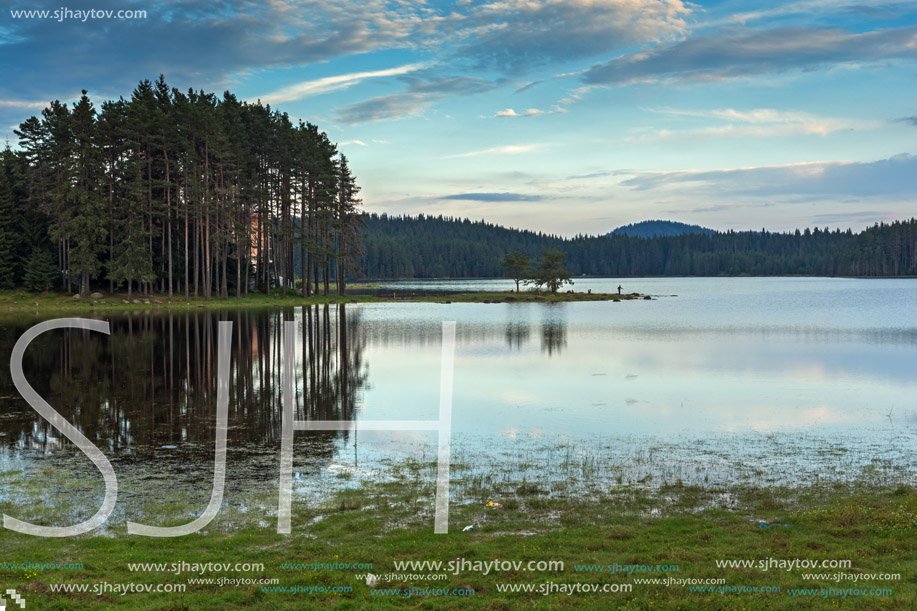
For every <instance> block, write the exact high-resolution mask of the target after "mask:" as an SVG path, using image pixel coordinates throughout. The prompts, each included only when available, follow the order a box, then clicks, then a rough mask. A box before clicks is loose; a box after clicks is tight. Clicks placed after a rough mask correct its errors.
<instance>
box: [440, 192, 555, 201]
mask: <svg viewBox="0 0 917 611" xmlns="http://www.w3.org/2000/svg"><path fill="white" fill-rule="evenodd" d="M440 199H458V200H464V201H472V202H538V201H541V200H543V199H544V196H543V195H531V194H528V193H457V194H455V195H446V196H443V197H441V198H440Z"/></svg>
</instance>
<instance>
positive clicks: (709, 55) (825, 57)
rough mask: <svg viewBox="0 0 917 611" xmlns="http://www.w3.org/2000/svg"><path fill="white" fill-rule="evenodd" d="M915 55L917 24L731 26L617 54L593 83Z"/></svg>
mask: <svg viewBox="0 0 917 611" xmlns="http://www.w3.org/2000/svg"><path fill="white" fill-rule="evenodd" d="M907 57H917V26H910V27H904V28H893V29H886V30H877V31H873V32H865V33H862V34H860V33H853V32H848V31H846V30H842V29H839V28H776V29H771V30H765V31H757V30H751V29H746V28H730V29H725V30H721V31H715V32H713V33H711V34H706V35H701V36H694V37H692V38H688V39H687V40H684V41H682V42H679V43H677V44H673V45H666V46H659V47H657V48H655V49H652V50H649V51H641V52H638V53H631V54H629V55H623V56H621V57H617V58H615V59H613V60H611V61H609V62H606V63H604V64H598V65H595V66H593V67H592V68H590V69H589V70H588V71H587V72H586V73H585V75H584V77H583V80H584V81H585V82H586V83H589V84H592V85H624V84H628V83H634V82H659V81H671V80H675V81H713V80H727V79H734V78H739V77H743V76H750V75H760V74H768V73H780V72H787V71H790V70H815V69H818V68H823V67H825V66H831V65H836V64H842V63H849V62H877V61H883V60H888V59H893V58H907Z"/></svg>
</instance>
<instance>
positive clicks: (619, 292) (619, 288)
mask: <svg viewBox="0 0 917 611" xmlns="http://www.w3.org/2000/svg"><path fill="white" fill-rule="evenodd" d="M620 294H621V285H620V284H619V285H618V295H620Z"/></svg>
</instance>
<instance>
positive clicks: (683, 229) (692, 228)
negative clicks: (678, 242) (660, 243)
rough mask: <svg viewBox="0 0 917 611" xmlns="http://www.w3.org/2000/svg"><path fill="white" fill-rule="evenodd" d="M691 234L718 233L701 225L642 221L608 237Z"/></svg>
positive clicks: (624, 227)
mask: <svg viewBox="0 0 917 611" xmlns="http://www.w3.org/2000/svg"><path fill="white" fill-rule="evenodd" d="M689 233H700V234H703V235H713V234H714V233H716V231H714V230H713V229H708V228H707V227H701V226H700V225H688V224H687V223H679V222H678V221H660V220H652V221H640V222H639V223H631V224H630V225H623V226H621V227H618V228H617V229H615V230H613V231H611V232H609V233H608V234H607V235H626V236H628V237H631V238H657V237H666V236H678V235H685V234H689Z"/></svg>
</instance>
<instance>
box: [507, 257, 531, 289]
mask: <svg viewBox="0 0 917 611" xmlns="http://www.w3.org/2000/svg"><path fill="white" fill-rule="evenodd" d="M500 265H502V266H503V267H504V268H506V276H507V278H512V279H513V281H514V282H515V283H516V292H517V293H518V292H519V283H520V282H521V281H523V280H525V279H526V278H528V277H529V274H530V271H531V267H532V260H531V259H529V258H528V257H527V256H526V255H524V254H522V252H521V251H518V250H514V251H512V252H508V253H506V254H505V255H504V256H503V259H501V260H500Z"/></svg>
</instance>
